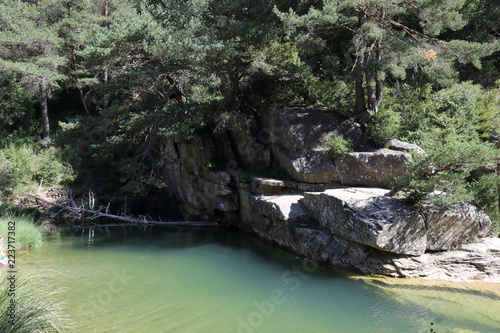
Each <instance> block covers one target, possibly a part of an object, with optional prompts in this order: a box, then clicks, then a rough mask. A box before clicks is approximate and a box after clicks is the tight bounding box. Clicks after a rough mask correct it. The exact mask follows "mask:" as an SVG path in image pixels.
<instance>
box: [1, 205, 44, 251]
mask: <svg viewBox="0 0 500 333" xmlns="http://www.w3.org/2000/svg"><path fill="white" fill-rule="evenodd" d="M9 222H14V224H15V233H16V236H15V247H16V250H23V249H27V248H30V247H37V246H39V245H40V244H42V235H41V233H40V227H39V226H37V225H35V223H34V222H33V218H32V217H31V216H29V215H14V214H6V215H4V216H2V217H0V235H3V236H4V237H5V239H4V251H6V250H7V242H8V233H9ZM11 225H12V224H11Z"/></svg>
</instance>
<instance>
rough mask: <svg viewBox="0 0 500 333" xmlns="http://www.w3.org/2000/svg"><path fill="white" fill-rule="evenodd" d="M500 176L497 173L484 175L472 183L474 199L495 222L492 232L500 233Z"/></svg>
mask: <svg viewBox="0 0 500 333" xmlns="http://www.w3.org/2000/svg"><path fill="white" fill-rule="evenodd" d="M499 183H500V176H499V175H496V174H489V175H484V176H482V177H481V178H479V179H478V180H477V181H473V182H472V183H471V184H470V189H471V191H472V193H473V196H474V201H475V202H476V203H477V204H478V205H479V206H480V207H481V208H483V209H484V211H485V212H486V213H487V214H488V216H489V217H490V218H491V221H492V222H493V226H492V232H493V234H495V235H497V234H499V233H500V212H499V207H498V185H497V184H499Z"/></svg>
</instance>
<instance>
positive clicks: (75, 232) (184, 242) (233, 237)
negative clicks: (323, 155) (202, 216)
mask: <svg viewBox="0 0 500 333" xmlns="http://www.w3.org/2000/svg"><path fill="white" fill-rule="evenodd" d="M61 236H65V237H73V238H74V239H78V238H79V239H80V240H81V241H80V243H79V244H80V245H79V246H76V247H74V249H75V250H88V248H89V247H90V248H92V247H106V248H110V247H113V246H116V247H118V246H127V245H129V244H130V245H131V246H134V247H136V246H137V244H141V246H142V247H143V248H148V249H151V250H160V249H163V250H172V249H175V250H181V249H187V248H194V247H202V246H206V245H211V244H212V245H213V244H217V245H219V246H223V247H230V248H234V249H240V250H242V251H248V252H250V253H252V254H253V255H256V256H257V257H258V258H259V259H260V260H262V261H266V262H268V263H270V264H272V265H275V266H276V267H278V268H282V269H283V270H287V269H290V268H291V267H297V265H305V264H304V263H305V262H306V260H305V259H304V258H302V257H298V256H297V255H296V254H294V253H292V252H290V251H288V250H286V249H283V248H280V247H278V246H276V245H274V244H271V243H270V242H268V241H264V240H261V239H259V238H257V237H256V236H253V235H251V234H248V233H245V232H242V231H240V230H236V229H217V228H204V227H196V228H193V227H163V226H161V227H157V226H155V227H147V228H144V227H135V226H130V227H110V228H104V227H95V228H92V227H91V228H88V227H84V228H78V229H69V230H66V231H65V232H63V233H62V235H61ZM72 246H74V245H72ZM307 263H309V262H308V261H307ZM309 264H311V263H309ZM311 265H312V264H311ZM308 274H313V275H314V276H316V277H317V278H322V277H323V278H334V277H346V276H355V275H359V274H358V273H355V272H352V271H348V270H344V269H338V268H333V267H327V266H323V265H314V269H309V270H308Z"/></svg>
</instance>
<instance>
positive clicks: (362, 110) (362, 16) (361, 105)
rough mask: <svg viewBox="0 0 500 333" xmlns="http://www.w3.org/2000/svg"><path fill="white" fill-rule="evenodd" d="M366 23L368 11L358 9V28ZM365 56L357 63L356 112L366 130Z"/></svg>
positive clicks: (358, 58)
mask: <svg viewBox="0 0 500 333" xmlns="http://www.w3.org/2000/svg"><path fill="white" fill-rule="evenodd" d="M365 23H366V12H365V10H364V8H359V10H358V28H361V27H362V26H363V24H365ZM365 65H366V64H365V56H364V55H363V54H360V55H358V56H357V57H356V64H355V66H356V67H355V71H354V75H355V87H356V112H357V113H358V116H359V119H360V121H361V126H362V129H363V131H364V128H365V124H366V121H367V120H368V112H367V110H366V104H365V87H364V86H363V76H364V75H363V74H364V70H365Z"/></svg>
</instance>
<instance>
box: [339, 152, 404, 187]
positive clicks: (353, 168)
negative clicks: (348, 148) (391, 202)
mask: <svg viewBox="0 0 500 333" xmlns="http://www.w3.org/2000/svg"><path fill="white" fill-rule="evenodd" d="M410 160H411V155H410V154H408V153H405V152H401V151H396V150H391V149H385V148H384V149H378V150H376V151H373V152H354V153H347V154H345V155H342V156H341V157H339V158H338V159H337V160H336V161H335V165H336V171H337V172H338V173H339V174H340V175H341V182H342V184H343V185H348V186H371V187H383V188H390V187H391V186H392V185H393V182H394V181H395V179H396V178H397V177H400V176H403V175H404V174H405V173H406V170H407V164H408V162H409V161H410Z"/></svg>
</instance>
